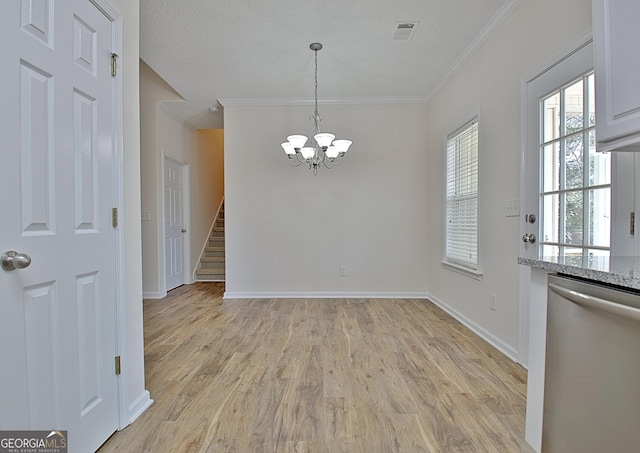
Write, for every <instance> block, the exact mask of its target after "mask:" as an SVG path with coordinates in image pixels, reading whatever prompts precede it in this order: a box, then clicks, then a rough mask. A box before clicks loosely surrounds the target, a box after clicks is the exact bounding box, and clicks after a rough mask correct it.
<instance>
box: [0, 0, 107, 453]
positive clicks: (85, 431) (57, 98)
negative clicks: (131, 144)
mask: <svg viewBox="0 0 640 453" xmlns="http://www.w3.org/2000/svg"><path fill="white" fill-rule="evenodd" d="M0 39H1V40H2V43H3V46H2V47H3V70H2V83H1V84H0V99H2V103H1V104H0V105H1V107H0V136H1V137H2V142H3V144H2V146H3V150H2V165H0V179H1V180H2V182H3V184H2V188H3V190H2V191H1V192H0V202H1V205H2V216H0V254H1V253H3V252H5V251H9V250H14V251H17V252H18V253H24V254H27V255H29V256H30V257H31V259H32V263H31V265H30V266H29V267H27V268H24V269H18V270H0V294H1V298H0V363H2V372H1V373H0V402H1V403H0V429H2V430H67V431H68V445H69V451H70V452H87V451H94V450H95V449H96V448H98V447H99V446H100V444H101V443H102V442H104V440H106V439H107V438H108V437H109V436H110V435H111V434H112V433H113V432H114V431H115V430H116V429H117V426H118V381H117V376H116V375H115V369H114V368H115V367H114V357H115V355H116V320H115V315H116V312H115V310H116V291H115V259H114V257H115V245H114V244H115V231H114V228H113V227H112V221H111V214H112V208H113V206H114V181H113V165H114V162H113V104H112V103H113V89H112V83H113V81H112V77H111V73H110V56H111V45H112V23H111V22H110V20H109V19H107V17H105V16H104V14H102V13H101V12H100V11H99V10H98V9H97V8H96V7H95V6H94V5H92V4H91V3H90V2H89V1H87V0H65V1H54V0H20V1H19V0H10V1H5V2H2V5H1V6H0Z"/></svg>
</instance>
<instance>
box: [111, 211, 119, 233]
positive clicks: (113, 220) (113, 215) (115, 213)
mask: <svg viewBox="0 0 640 453" xmlns="http://www.w3.org/2000/svg"><path fill="white" fill-rule="evenodd" d="M111 225H112V226H113V227H114V228H116V227H117V226H118V208H113V209H112V210H111Z"/></svg>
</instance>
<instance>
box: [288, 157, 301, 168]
mask: <svg viewBox="0 0 640 453" xmlns="http://www.w3.org/2000/svg"><path fill="white" fill-rule="evenodd" d="M296 162H297V163H296ZM289 163H290V164H291V166H292V167H299V166H300V165H302V162H300V159H296V160H293V159H289Z"/></svg>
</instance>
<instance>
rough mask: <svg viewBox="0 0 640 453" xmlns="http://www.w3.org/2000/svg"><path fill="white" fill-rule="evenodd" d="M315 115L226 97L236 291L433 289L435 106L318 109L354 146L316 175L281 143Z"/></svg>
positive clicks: (229, 281)
mask: <svg viewBox="0 0 640 453" xmlns="http://www.w3.org/2000/svg"><path fill="white" fill-rule="evenodd" d="M312 112H313V106H255V107H245V106H231V105H225V175H226V176H225V226H226V266H227V267H226V285H227V286H226V291H227V296H228V297H234V296H250V297H259V296H266V297H270V296H275V295H282V296H290V295H304V296H310V295H319V296H332V295H345V294H349V295H352V296H354V297H358V296H363V297H364V296H366V295H372V296H385V295H393V296H400V295H416V294H419V295H424V294H425V290H426V288H427V278H426V248H427V243H426V239H427V232H426V229H427V217H428V216H429V215H430V214H429V212H428V207H427V205H426V194H427V193H428V190H429V187H430V183H429V181H428V178H427V177H426V174H427V170H428V169H429V167H430V165H431V162H430V161H429V158H428V156H427V153H426V138H427V136H426V126H427V124H426V122H427V114H426V113H427V107H426V105H424V104H376V105H331V106H329V105H327V106H321V107H320V114H321V115H322V118H323V121H322V129H323V130H325V131H331V132H333V133H335V134H336V136H337V137H339V138H340V137H342V138H349V139H351V140H353V145H352V147H351V149H350V150H349V151H348V154H347V157H346V159H345V161H344V163H343V164H342V165H341V166H339V167H336V168H334V169H332V170H325V169H321V170H320V171H319V174H318V175H317V176H313V174H312V173H311V172H310V171H309V170H308V169H307V168H305V167H304V166H302V167H299V168H293V167H291V166H290V165H289V163H288V159H287V158H286V157H285V155H284V152H283V150H282V148H281V147H280V146H279V145H280V143H281V142H282V141H284V140H285V139H286V137H287V135H290V134H292V133H303V134H305V135H306V134H308V133H309V132H308V131H309V128H310V125H311V124H310V121H309V115H310V114H311V113H312ZM340 266H346V267H347V272H348V275H347V276H344V277H342V276H340Z"/></svg>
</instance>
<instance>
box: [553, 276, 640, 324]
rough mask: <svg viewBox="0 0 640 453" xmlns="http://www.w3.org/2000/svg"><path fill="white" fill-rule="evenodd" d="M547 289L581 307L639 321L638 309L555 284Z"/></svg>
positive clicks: (639, 310)
mask: <svg viewBox="0 0 640 453" xmlns="http://www.w3.org/2000/svg"><path fill="white" fill-rule="evenodd" d="M549 289H550V290H551V291H553V292H554V293H556V294H558V295H560V296H562V297H564V298H565V299H567V300H569V301H571V302H573V303H575V304H578V305H580V306H582V307H589V308H594V309H596V310H602V311H606V312H609V313H613V314H616V315H619V316H624V317H625V318H629V319H633V320H634V321H640V308H635V307H630V306H628V305H623V304H617V303H615V302H610V301H608V300H604V299H600V298H599V297H594V296H589V295H587V294H582V293H579V292H578V291H573V290H571V289H567V288H563V287H562V286H558V285H556V284H555V283H549Z"/></svg>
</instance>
